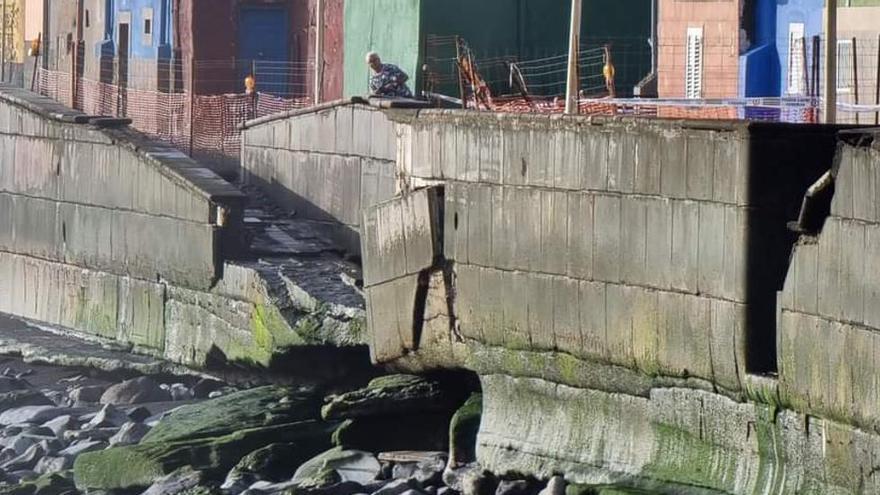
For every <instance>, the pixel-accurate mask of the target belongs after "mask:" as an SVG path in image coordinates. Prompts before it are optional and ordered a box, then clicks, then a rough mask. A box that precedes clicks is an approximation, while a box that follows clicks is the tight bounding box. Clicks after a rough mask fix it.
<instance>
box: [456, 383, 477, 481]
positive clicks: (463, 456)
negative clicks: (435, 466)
mask: <svg viewBox="0 0 880 495" xmlns="http://www.w3.org/2000/svg"><path fill="white" fill-rule="evenodd" d="M482 414H483V396H482V395H481V394H473V395H471V397H470V398H469V399H468V400H467V401H466V402H465V403H464V405H462V406H461V407H460V408H459V409H458V411H456V412H455V414H454V415H453V416H452V421H451V422H450V424H449V453H450V459H449V463H450V465H453V466H455V465H460V464H467V463H469V462H473V461H475V460H476V459H477V453H476V448H477V434H478V433H479V431H480V419H481V417H482Z"/></svg>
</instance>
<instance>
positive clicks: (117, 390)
mask: <svg viewBox="0 0 880 495" xmlns="http://www.w3.org/2000/svg"><path fill="white" fill-rule="evenodd" d="M168 400H171V394H170V393H168V391H167V390H162V388H161V387H160V386H159V384H158V383H156V382H154V381H153V380H152V379H150V378H148V377H146V376H142V377H140V378H135V379H133V380H126V381H124V382H122V383H117V384H116V385H113V386H111V387H110V388H108V389H107V391H106V392H104V394H103V395H101V399H100V403H101V404H113V405H130V404H146V403H149V402H165V401H168Z"/></svg>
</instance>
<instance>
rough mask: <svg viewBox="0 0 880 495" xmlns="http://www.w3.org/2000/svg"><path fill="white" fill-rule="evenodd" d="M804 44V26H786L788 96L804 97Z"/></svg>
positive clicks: (799, 23)
mask: <svg viewBox="0 0 880 495" xmlns="http://www.w3.org/2000/svg"><path fill="white" fill-rule="evenodd" d="M805 50H806V44H805V41H804V24H803V23H802V22H793V23H791V24H789V25H788V94H790V95H805V94H806V93H807V88H806V79H805V77H806V71H805V70H804V64H805V63H806V58H807V56H806V51H805Z"/></svg>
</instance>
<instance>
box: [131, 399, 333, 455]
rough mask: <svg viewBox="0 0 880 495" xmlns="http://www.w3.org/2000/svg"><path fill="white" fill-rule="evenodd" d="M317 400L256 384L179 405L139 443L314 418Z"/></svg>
mask: <svg viewBox="0 0 880 495" xmlns="http://www.w3.org/2000/svg"><path fill="white" fill-rule="evenodd" d="M319 404H320V403H319V401H318V399H317V398H316V397H315V396H314V395H312V394H310V393H307V392H298V391H295V390H293V389H290V388H288V387H277V386H268V387H260V388H255V389H251V390H245V391H242V392H236V393H234V394H230V395H226V396H222V397H219V398H217V399H212V400H208V401H205V402H200V403H198V404H191V405H187V406H183V407H181V408H180V409H177V410H175V411H174V412H172V413H171V414H170V415H168V416H167V417H165V418H164V419H163V420H162V421H161V422H159V424H158V425H156V427H155V428H153V429H152V430H151V431H150V433H149V434H148V435H147V436H145V437H144V439H143V440H142V442H167V441H178V440H187V439H198V438H207V437H214V436H220V435H225V434H228V433H230V432H232V431H235V430H238V429H241V430H247V429H251V428H258V427H265V426H272V425H279V424H285V423H294V422H297V421H303V420H307V419H317V417H318V406H319Z"/></svg>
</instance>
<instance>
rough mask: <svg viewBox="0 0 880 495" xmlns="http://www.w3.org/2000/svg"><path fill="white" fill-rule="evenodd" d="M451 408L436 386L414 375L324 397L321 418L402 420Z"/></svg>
mask: <svg viewBox="0 0 880 495" xmlns="http://www.w3.org/2000/svg"><path fill="white" fill-rule="evenodd" d="M454 407H455V406H454V401H453V400H452V398H451V397H450V396H449V394H447V393H445V392H444V390H443V389H442V388H441V387H440V385H439V384H438V383H437V382H434V381H430V380H427V379H425V378H422V377H418V376H414V375H390V376H383V377H379V378H376V379H374V380H373V381H371V382H370V383H369V385H367V386H366V387H365V388H362V389H360V390H355V391H353V392H348V393H346V394H342V395H335V396H330V397H328V398H327V404H326V405H325V406H324V407H323V409H321V415H322V416H323V417H324V418H325V419H350V418H363V417H370V416H387V415H391V416H406V415H408V414H411V413H415V412H421V413H425V412H445V411H450V410H452V409H454Z"/></svg>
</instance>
